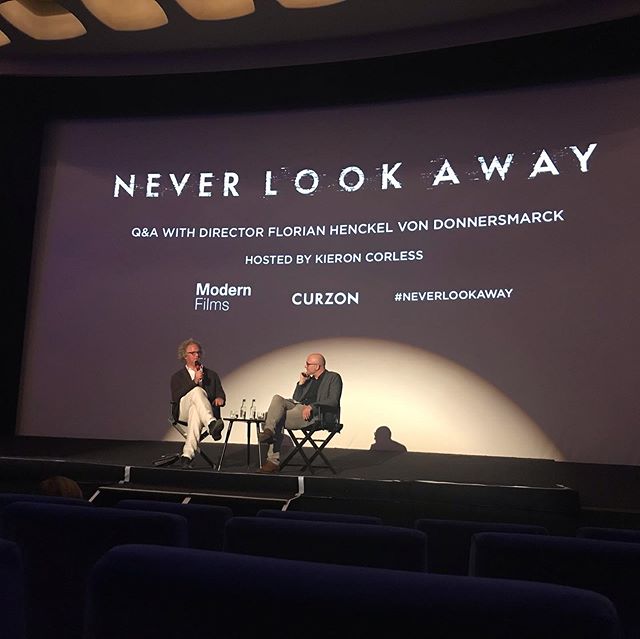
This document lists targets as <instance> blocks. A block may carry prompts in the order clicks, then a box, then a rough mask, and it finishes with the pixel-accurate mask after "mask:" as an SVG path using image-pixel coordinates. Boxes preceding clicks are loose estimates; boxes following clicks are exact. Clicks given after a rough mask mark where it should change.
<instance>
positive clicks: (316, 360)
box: [258, 353, 342, 473]
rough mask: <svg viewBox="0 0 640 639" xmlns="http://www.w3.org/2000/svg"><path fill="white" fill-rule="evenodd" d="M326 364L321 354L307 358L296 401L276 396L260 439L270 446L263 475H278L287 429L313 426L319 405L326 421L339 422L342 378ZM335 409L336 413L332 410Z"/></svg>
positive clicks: (299, 381)
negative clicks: (329, 369)
mask: <svg viewBox="0 0 640 639" xmlns="http://www.w3.org/2000/svg"><path fill="white" fill-rule="evenodd" d="M326 364H327V362H326V360H325V358H324V356H323V355H322V354H321V353H311V354H310V355H307V359H306V361H305V363H304V371H303V372H302V373H300V377H299V378H298V383H297V384H296V387H295V390H294V391H293V398H291V399H285V398H284V397H281V396H280V395H274V396H273V399H272V400H271V404H270V405H269V411H268V412H267V418H266V420H265V423H264V427H263V431H262V433H260V436H259V437H258V439H259V440H260V441H261V442H269V443H270V445H269V450H268V452H267V461H266V462H265V463H264V464H263V465H262V466H261V468H260V472H261V473H277V472H278V471H279V470H280V447H281V445H282V437H283V434H284V429H285V428H291V429H292V430H295V429H299V428H304V427H305V426H308V425H310V424H312V423H313V422H314V421H315V420H316V419H317V418H318V414H319V406H320V405H321V406H322V407H323V414H324V418H325V420H327V421H329V422H331V420H334V421H335V422H337V421H338V416H339V413H340V397H341V395H342V378H341V377H340V375H338V373H334V372H333V371H328V370H327V369H326ZM327 407H329V408H328V409H327ZM332 408H333V409H335V410H334V411H332V410H331V409H332Z"/></svg>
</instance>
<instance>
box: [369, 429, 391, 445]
mask: <svg viewBox="0 0 640 639" xmlns="http://www.w3.org/2000/svg"><path fill="white" fill-rule="evenodd" d="M373 438H374V439H375V440H376V441H377V442H388V441H389V440H390V439H391V429H390V428H389V427H388V426H380V427H378V428H376V430H375V432H374V433H373Z"/></svg>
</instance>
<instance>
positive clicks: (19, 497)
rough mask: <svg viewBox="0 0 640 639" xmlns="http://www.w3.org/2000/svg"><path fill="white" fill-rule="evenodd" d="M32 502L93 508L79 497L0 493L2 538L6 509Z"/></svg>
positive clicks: (0, 534) (0, 533)
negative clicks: (12, 505) (13, 505)
mask: <svg viewBox="0 0 640 639" xmlns="http://www.w3.org/2000/svg"><path fill="white" fill-rule="evenodd" d="M19 501H20V502H30V503H37V504H58V505H66V506H91V507H94V504H92V503H91V502H90V501H85V500H84V499H79V498H77V497H57V496H55V495H30V494H28V493H24V494H23V493H0V536H2V520H3V513H4V509H5V508H6V507H7V506H9V505H10V504H15V503H16V502H19Z"/></svg>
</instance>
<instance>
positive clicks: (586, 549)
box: [469, 533, 640, 637]
mask: <svg viewBox="0 0 640 639" xmlns="http://www.w3.org/2000/svg"><path fill="white" fill-rule="evenodd" d="M469 569H470V572H471V574H473V575H477V576H480V577H501V578H507V579H525V580H528V581H540V582H546V583H554V584H562V585H566V586H573V587H576V588H584V589H587V590H593V591H594V592H598V593H600V594H602V595H604V596H605V597H608V598H609V599H610V600H611V601H612V602H613V604H614V605H615V606H616V608H617V610H618V614H619V616H620V619H621V621H622V624H623V626H624V628H625V631H626V635H627V636H628V637H640V579H638V575H639V574H640V545H637V544H629V543H622V542H616V541H602V540H596V539H577V538H575V537H556V536H551V535H520V534H516V535H514V534H507V533H480V534H477V535H475V536H474V538H473V542H472V548H471V558H470V562H469Z"/></svg>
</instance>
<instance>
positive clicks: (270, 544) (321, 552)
mask: <svg viewBox="0 0 640 639" xmlns="http://www.w3.org/2000/svg"><path fill="white" fill-rule="evenodd" d="M224 549H225V550H226V551H228V552H233V553H242V554H246V555H261V556H265V557H279V558H281V559H299V560H303V561H317V562H323V563H333V564H343V565H353V566H370V567H376V568H393V569H396V570H413V571H418V572H420V571H424V570H425V564H426V555H427V547H426V538H425V536H424V533H421V532H420V531H418V530H412V529H410V528H400V527H396V526H381V525H379V526H372V525H370V524H353V523H343V522H329V521H304V520H296V519H276V518H272V517H234V518H233V519H230V520H229V521H228V522H227V526H226V528H225V542H224Z"/></svg>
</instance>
